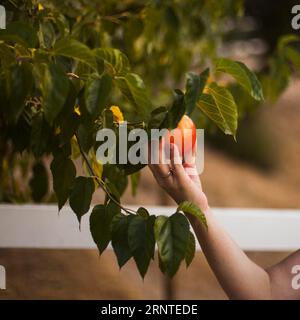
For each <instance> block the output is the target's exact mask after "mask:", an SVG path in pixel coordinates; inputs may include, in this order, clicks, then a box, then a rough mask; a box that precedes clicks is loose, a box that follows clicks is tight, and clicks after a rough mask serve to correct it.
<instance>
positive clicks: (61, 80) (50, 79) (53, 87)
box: [37, 63, 69, 124]
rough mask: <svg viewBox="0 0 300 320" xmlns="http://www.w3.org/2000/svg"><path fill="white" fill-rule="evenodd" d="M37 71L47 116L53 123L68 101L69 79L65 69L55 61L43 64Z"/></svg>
mask: <svg viewBox="0 0 300 320" xmlns="http://www.w3.org/2000/svg"><path fill="white" fill-rule="evenodd" d="M37 71H38V78H39V81H40V86H41V90H42V93H43V98H44V103H43V107H44V111H45V118H46V120H47V121H48V122H49V123H50V124H52V123H53V121H54V120H55V118H56V117H57V116H58V114H59V113H60V112H61V110H62V109H63V106H64V104H65V102H66V99H67V95H68V92H69V80H68V78H67V77H66V75H65V74H64V72H63V70H62V69H61V68H60V67H59V66H58V65H56V64H54V63H52V64H50V65H46V64H42V65H40V66H39V67H38V70H37Z"/></svg>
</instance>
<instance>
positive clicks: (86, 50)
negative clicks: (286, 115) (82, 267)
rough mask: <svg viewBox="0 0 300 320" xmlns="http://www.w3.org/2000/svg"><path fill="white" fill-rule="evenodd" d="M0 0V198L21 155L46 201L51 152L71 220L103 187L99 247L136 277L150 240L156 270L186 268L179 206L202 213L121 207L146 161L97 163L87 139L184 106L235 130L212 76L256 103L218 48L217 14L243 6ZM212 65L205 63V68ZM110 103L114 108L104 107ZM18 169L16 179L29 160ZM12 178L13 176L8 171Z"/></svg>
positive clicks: (60, 198) (249, 77)
mask: <svg viewBox="0 0 300 320" xmlns="http://www.w3.org/2000/svg"><path fill="white" fill-rule="evenodd" d="M4 5H5V7H6V9H7V17H8V20H9V21H8V23H7V29H6V30H1V31H0V101H1V104H0V130H1V140H0V149H1V150H0V164H1V170H0V179H1V183H2V185H1V194H0V196H1V199H2V201H3V200H4V201H13V200H23V199H24V196H23V195H22V196H20V197H19V198H18V197H16V192H15V184H14V187H13V188H11V189H12V190H11V192H10V193H9V192H7V185H6V184H5V181H6V179H5V178H4V176H5V174H6V170H7V168H8V167H9V165H12V164H13V163H14V162H15V159H20V158H16V157H20V156H19V154H23V156H24V154H29V155H33V157H34V160H33V164H32V169H33V175H32V177H31V179H30V183H29V185H30V187H31V197H32V199H33V200H34V201H37V202H39V201H42V200H43V199H45V196H46V194H47V192H48V178H47V176H48V173H47V167H46V166H45V162H46V161H45V159H49V158H50V159H51V161H52V162H51V165H50V169H51V172H52V176H53V189H54V191H55V195H56V199H57V202H58V207H59V210H60V209H61V208H62V207H63V206H64V205H65V203H66V202H67V201H69V204H70V206H71V208H72V209H73V211H74V213H75V214H76V216H77V218H78V221H79V223H80V220H81V218H82V216H83V215H85V214H86V213H87V212H88V211H89V209H90V205H91V200H92V196H93V194H94V192H95V190H96V188H101V189H102V190H103V191H104V192H105V194H106V199H105V201H104V204H100V205H97V206H95V207H94V209H93V211H92V213H91V216H90V228H91V233H92V235H93V238H94V240H95V242H96V244H97V246H98V248H99V251H100V253H102V252H103V251H104V250H105V248H106V247H107V245H108V244H109V242H110V241H111V242H112V246H113V249H114V252H115V254H116V256H117V259H118V263H119V265H120V267H121V266H123V265H124V264H125V263H126V262H127V261H128V259H130V258H131V257H133V258H134V260H135V262H136V264H137V267H138V269H139V271H140V274H141V275H142V276H144V275H145V274H146V272H147V269H148V266H149V263H150V260H151V259H152V258H153V257H154V248H155V243H157V247H158V254H159V261H160V268H161V270H162V272H164V273H166V274H168V275H170V276H173V275H174V274H175V273H176V271H177V269H178V267H179V265H180V263H181V261H182V260H184V259H185V260H186V263H187V265H189V264H190V262H191V260H192V258H193V256H194V252H195V239H194V237H193V234H192V233H191V232H190V230H189V223H188V220H187V218H186V217H185V216H184V215H183V213H188V214H191V215H194V216H196V217H198V218H199V219H200V221H201V222H202V223H203V224H204V225H205V217H204V215H203V213H201V211H200V209H199V208H197V207H196V206H195V205H193V204H191V203H182V204H180V206H179V207H178V209H177V212H176V213H174V214H173V215H172V216H170V217H163V216H159V217H154V216H152V215H150V214H149V213H148V211H147V210H146V209H145V208H140V209H138V210H137V211H136V212H135V211H133V210H131V209H128V208H125V207H123V206H122V205H121V203H120V199H121V196H122V194H123V193H124V191H125V189H126V188H127V185H128V181H129V179H130V181H131V185H132V190H133V193H134V192H135V191H136V188H137V184H138V178H139V170H140V169H141V168H142V166H141V165H136V166H132V165H129V164H128V165H123V164H122V165H121V164H119V165H111V164H105V165H102V164H101V163H100V162H99V161H98V160H97V159H96V150H97V148H98V146H99V142H96V139H95V136H96V133H97V131H98V130H99V129H102V128H110V129H113V130H115V132H116V134H118V127H119V123H120V121H122V120H123V117H125V119H126V120H127V121H128V125H129V128H130V129H131V128H144V129H146V130H148V129H151V128H168V129H173V128H175V127H176V126H177V124H178V122H179V121H180V119H181V117H182V116H183V115H184V114H185V113H186V114H188V115H191V116H194V115H195V114H197V112H200V113H201V116H202V117H204V118H207V119H209V120H210V121H211V122H213V123H214V124H215V125H216V126H217V127H219V128H220V129H221V130H222V131H223V132H224V133H225V134H230V135H232V136H233V137H235V136H236V131H237V126H238V107H237V105H236V103H235V100H234V98H233V95H232V93H231V92H230V91H229V90H228V88H226V87H225V86H222V85H221V84H220V82H219V81H218V79H219V76H220V74H224V73H225V74H227V75H229V76H231V77H232V78H233V79H235V81H236V83H237V84H238V85H240V87H241V88H243V90H244V91H245V92H247V94H248V95H249V96H251V97H253V98H254V99H256V100H257V101H261V100H262V99H263V94H262V88H261V86H260V83H259V81H258V80H257V78H256V76H255V74H254V73H253V72H251V71H250V70H249V69H248V68H247V67H246V66H245V65H244V64H243V63H241V62H237V61H232V60H230V59H225V58H218V57H217V55H216V50H215V49H216V46H217V42H218V41H220V40H221V38H222V33H221V32H220V30H219V29H220V22H221V21H222V19H225V18H228V17H235V16H236V15H238V14H239V13H240V11H241V1H238V0H232V1H225V0H222V1H221V0H218V1H217V0H216V1H199V0H197V1H189V3H188V4H187V3H184V2H181V1H158V0H153V1H148V2H145V3H142V4H141V3H140V2H139V1H134V0H127V1H111V0H109V1H108V0H107V1H87V0H75V1H70V0H68V1H55V0H52V1H42V2H39V1H35V0H25V1H17V0H9V1H6V2H5V3H4ZM195 26H197V28H196V30H195V29H194V28H195ZM208 26H209V27H208ZM187 43H189V45H185V44H187ZM191 43H193V45H191ZM288 55H289V58H290V59H292V58H291V57H292V56H293V54H292V53H291V52H289V53H288ZM195 57H201V59H200V60H199V59H198V60H197V59H195ZM129 61H130V62H131V63H130V62H129ZM209 62H210V64H212V62H213V63H214V66H215V67H214V69H213V70H212V69H208V68H207V69H205V67H204V66H207V65H208V64H209ZM130 64H132V65H133V66H134V70H133V68H132V67H131V65H130ZM188 68H193V70H194V71H195V70H196V71H198V70H199V72H197V73H195V72H189V73H187V75H186V84H185V90H184V92H183V91H181V90H178V89H177V90H175V91H174V95H173V101H171V98H170V95H168V98H167V101H168V102H166V103H165V104H164V105H165V106H160V107H156V106H157V105H158V102H157V101H158V100H159V101H163V100H166V99H165V98H161V97H163V96H164V95H165V93H164V90H165V89H166V88H167V87H168V86H167V85H166V84H167V83H172V84H174V85H175V84H176V85H177V83H180V78H182V75H184V74H185V72H186V71H187V69H188ZM203 70H204V71H203ZM144 79H145V80H146V81H145V82H146V83H147V82H149V83H151V89H149V88H147V87H146V85H145V83H144ZM178 81H179V82H178ZM158 88H159V89H160V90H161V94H160V98H159V99H157V98H156V95H157V92H158V91H157V90H158ZM150 97H151V98H150ZM116 104H117V105H120V106H122V107H121V109H122V110H120V109H119V108H116V107H111V106H112V105H116ZM117 143H118V142H117ZM16 155H18V156H16ZM76 159H81V160H82V166H83V169H84V171H85V175H84V176H78V175H77V174H78V173H77V170H76V167H75V164H74V161H75V160H76ZM23 167H24V169H23V171H24V172H25V173H24V174H23V177H24V176H26V172H28V171H29V170H30V168H31V162H30V161H29V164H28V163H27V164H24V166H23ZM9 177H10V178H11V179H12V180H13V181H14V177H13V173H12V174H10V175H9ZM2 178H4V179H2ZM3 181H4V182H3ZM14 197H15V198H14Z"/></svg>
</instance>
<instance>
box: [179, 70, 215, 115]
mask: <svg viewBox="0 0 300 320" xmlns="http://www.w3.org/2000/svg"><path fill="white" fill-rule="evenodd" d="M208 76H209V69H206V70H204V71H203V72H202V73H201V74H200V75H197V74H195V73H193V72H189V73H188V74H187V80H186V87H185V90H186V91H185V96H184V99H185V105H186V113H187V115H191V114H192V112H193V110H194V108H195V106H196V103H197V101H198V99H199V96H200V94H202V91H203V89H204V86H205V84H206V82H207V79H208Z"/></svg>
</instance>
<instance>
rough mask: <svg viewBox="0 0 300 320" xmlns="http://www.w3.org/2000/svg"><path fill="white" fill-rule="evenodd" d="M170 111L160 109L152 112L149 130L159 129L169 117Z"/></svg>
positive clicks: (163, 108)
mask: <svg viewBox="0 0 300 320" xmlns="http://www.w3.org/2000/svg"><path fill="white" fill-rule="evenodd" d="M167 112H168V109H167V108H165V107H158V108H156V109H154V110H153V111H152V112H151V118H150V120H149V123H148V127H149V129H159V128H160V127H161V125H162V123H163V121H164V120H165V118H166V116H167Z"/></svg>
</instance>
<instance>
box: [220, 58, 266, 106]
mask: <svg viewBox="0 0 300 320" xmlns="http://www.w3.org/2000/svg"><path fill="white" fill-rule="evenodd" d="M216 71H217V72H224V73H227V74H230V75H231V76H232V77H233V78H234V79H235V80H236V81H237V82H238V83H239V84H240V85H241V86H242V87H243V88H244V89H246V91H247V92H248V93H249V94H250V95H251V96H252V97H253V98H254V99H256V100H258V101H261V100H263V99H264V96H263V92H262V87H261V84H260V82H259V81H258V79H257V78H256V75H255V74H254V73H253V72H252V71H250V70H249V69H248V68H247V66H246V65H245V64H244V63H242V62H239V61H232V60H229V59H225V58H222V59H218V60H217V62H216Z"/></svg>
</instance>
